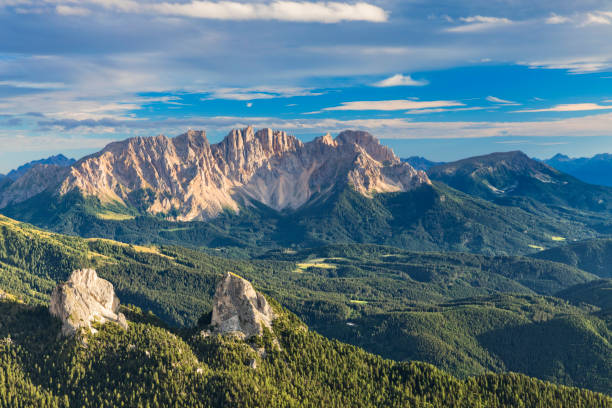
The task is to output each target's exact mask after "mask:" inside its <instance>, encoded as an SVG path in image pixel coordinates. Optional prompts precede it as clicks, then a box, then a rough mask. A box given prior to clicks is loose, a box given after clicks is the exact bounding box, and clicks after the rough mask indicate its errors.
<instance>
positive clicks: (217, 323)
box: [211, 272, 274, 339]
mask: <svg viewBox="0 0 612 408" xmlns="http://www.w3.org/2000/svg"><path fill="white" fill-rule="evenodd" d="M272 320H274V312H273V311H272V308H271V307H270V305H269V304H268V302H267V301H266V298H265V297H264V296H263V295H262V294H261V293H258V292H256V291H255V289H253V286H252V285H251V284H250V283H249V281H247V280H245V279H243V278H241V277H240V276H238V275H235V274H233V273H230V272H228V273H227V274H226V275H225V276H224V277H223V279H222V280H221V282H219V284H218V285H217V290H216V292H215V296H214V298H213V312H212V320H211V326H212V327H213V330H214V332H215V333H218V334H233V335H236V336H238V337H241V338H244V339H248V338H249V337H252V336H260V335H262V334H263V327H268V328H271V327H272Z"/></svg>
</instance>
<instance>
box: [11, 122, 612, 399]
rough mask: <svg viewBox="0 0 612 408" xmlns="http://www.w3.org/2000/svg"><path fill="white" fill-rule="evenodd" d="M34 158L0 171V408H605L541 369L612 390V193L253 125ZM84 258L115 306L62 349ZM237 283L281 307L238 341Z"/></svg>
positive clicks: (527, 168)
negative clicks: (162, 407) (227, 309)
mask: <svg viewBox="0 0 612 408" xmlns="http://www.w3.org/2000/svg"><path fill="white" fill-rule="evenodd" d="M411 162H412V163H414V165H415V166H413V165H412V164H410V163H411ZM423 166H425V167H427V169H426V170H422V168H423ZM25 167H27V168H26V169H25V172H22V174H21V175H19V176H18V177H12V178H9V177H5V178H4V179H2V180H0V207H1V208H0V212H2V213H3V214H5V215H7V216H9V217H11V218H13V219H11V218H6V217H4V216H0V317H1V318H2V319H1V320H0V339H2V340H0V406H3V405H7V406H15V405H18V404H22V405H24V406H28V404H29V405H45V406H75V405H76V406H110V405H113V404H114V403H116V402H117V401H121V402H122V403H123V404H124V405H127V406H138V405H139V404H140V405H143V406H146V404H145V402H149V403H150V405H155V404H159V402H160V401H169V400H173V401H175V402H179V401H180V403H181V404H183V405H185V406H192V405H193V406H198V404H199V405H200V406H236V405H249V406H277V405H282V403H281V401H287V400H290V401H292V403H294V404H295V405H298V406H309V405H313V406H320V404H321V401H330V403H329V405H337V406H387V405H397V406H406V405H415V406H419V404H420V403H421V402H425V401H426V402H427V403H428V404H433V406H475V405H477V403H476V402H475V401H480V403H481V404H485V405H490V406H516V405H518V404H520V403H523V405H525V406H538V404H540V406H541V405H542V404H544V405H548V406H553V405H554V404H555V403H563V404H564V405H566V406H575V405H576V404H577V405H578V406H581V404H582V406H607V405H609V398H608V397H607V396H604V395H602V394H595V393H593V392H591V391H586V390H578V389H574V388H564V387H558V386H556V385H552V384H546V383H543V382H540V381H539V380H536V379H535V378H537V379H540V380H545V381H550V382H553V383H556V384H563V385H566V386H572V387H582V388H587V389H590V390H593V391H597V392H603V393H607V394H610V393H611V392H612V389H611V387H610V383H609V378H610V376H611V375H612V372H611V367H610V364H609V361H610V356H611V355H612V350H611V348H610V343H611V340H612V335H611V333H610V327H611V326H610V319H611V317H612V311H611V309H610V307H611V305H612V299H611V298H610V287H611V282H612V281H611V279H610V278H611V277H612V274H610V270H609V261H610V260H611V259H612V245H611V244H610V242H611V241H610V239H609V234H611V233H612V188H609V187H605V186H596V185H591V184H588V183H585V182H583V181H581V180H579V179H577V178H574V177H573V176H570V175H568V174H565V173H563V172H561V171H559V170H556V169H554V168H552V167H551V166H549V165H547V164H546V163H542V162H539V161H537V160H533V159H530V158H529V157H527V156H526V155H524V154H523V153H521V152H506V153H493V154H490V155H486V156H479V157H472V158H468V159H464V160H460V161H457V162H452V163H431V162H429V163H428V162H425V161H424V160H421V158H419V159H414V160H411V161H405V160H400V159H399V158H398V157H397V156H396V155H395V154H394V153H393V152H392V151H391V150H390V149H389V148H387V147H385V146H383V145H381V144H380V143H379V142H378V140H377V139H376V138H375V137H374V136H372V135H370V134H368V133H366V132H360V131H344V132H341V133H340V134H339V135H337V136H336V137H335V138H332V137H331V135H324V136H321V137H319V138H316V139H314V140H313V141H311V142H307V143H304V142H302V141H300V140H299V139H297V138H295V137H293V136H290V135H288V134H287V133H285V132H282V131H274V130H270V129H262V130H258V131H256V130H254V129H253V128H250V127H248V128H245V129H235V130H232V131H231V132H230V133H229V134H228V135H227V136H226V137H225V138H224V139H223V140H222V141H221V142H219V143H216V144H210V143H209V142H208V140H207V137H206V135H205V133H204V132H202V131H193V130H191V131H188V132H186V133H184V134H182V135H179V136H177V137H174V138H168V137H166V136H162V135H159V136H154V137H139V138H131V139H127V140H123V141H119V142H115V143H111V144H110V145H108V146H106V147H105V148H103V149H102V150H101V151H99V152H97V153H94V154H91V155H89V156H86V157H84V158H82V159H80V160H78V161H76V162H71V160H68V161H62V160H61V159H60V160H56V161H55V162H53V161H52V160H49V161H47V162H44V161H43V162H38V163H34V164H31V165H30V164H28V165H27V166H25ZM415 167H416V168H415ZM13 174H16V173H13ZM26 222H27V223H30V224H26ZM31 224H34V225H31ZM40 227H42V228H40ZM93 269H95V270H96V271H97V272H91V270H93ZM73 271H77V272H78V271H81V273H82V274H85V275H86V276H90V275H91V276H94V274H96V273H97V274H99V277H100V279H103V280H104V281H105V282H106V283H105V284H104V285H105V287H108V285H112V286H111V287H114V290H115V291H116V295H117V296H118V297H119V298H120V299H121V303H122V305H123V306H122V307H121V309H119V304H118V303H117V304H115V301H114V300H113V301H112V302H107V301H104V302H103V303H104V304H105V305H106V306H105V307H104V308H103V310H104V311H103V313H105V315H104V316H106V317H105V318H108V319H107V320H109V321H110V322H111V323H107V324H104V325H102V324H101V322H97V323H96V322H91V325H90V324H89V322H87V324H86V326H87V327H91V329H92V332H93V331H95V332H97V333H96V334H95V335H91V336H88V337H87V338H78V337H77V338H75V339H63V338H61V337H62V336H61V333H62V332H66V330H63V331H62V329H61V328H60V326H61V324H60V323H61V322H60V321H58V320H57V319H55V318H54V317H53V316H51V315H50V314H49V311H48V306H49V304H50V303H51V304H52V305H53V307H52V310H54V311H55V315H59V316H60V318H62V319H63V318H65V317H66V316H68V318H70V316H71V313H70V312H65V313H64V312H61V313H58V310H64V309H62V308H61V307H59V306H58V304H59V303H58V302H59V300H58V299H60V298H61V297H58V296H57V294H55V295H53V294H54V293H55V292H54V288H58V287H59V288H64V289H65V290H66V291H67V292H66V293H68V292H70V290H72V289H70V290H68V289H67V288H68V287H70V288H73V287H74V288H77V287H78V288H80V289H82V290H84V291H85V292H87V291H88V290H90V289H91V288H89V289H88V288H87V285H86V282H89V281H91V282H94V281H95V282H98V280H97V279H93V278H92V279H89V278H87V279H85V280H80V279H76V278H74V279H73V278H72V277H71V276H76V275H75V272H73ZM228 272H232V273H233V275H232V274H228ZM236 274H237V275H240V276H241V277H243V278H244V279H247V280H249V281H250V282H252V283H253V287H254V288H256V289H257V291H260V293H262V294H263V295H265V298H264V297H261V296H263V295H257V296H256V297H257V298H258V299H259V300H258V301H257V303H258V304H260V306H262V305H263V306H262V307H261V308H260V309H261V310H268V308H267V307H264V306H265V302H266V301H267V302H268V303H269V306H270V308H271V309H269V311H273V314H267V313H266V316H272V315H274V316H280V319H278V320H277V321H276V322H275V323H274V324H267V325H266V329H262V331H260V332H258V334H257V335H256V336H254V337H252V338H246V336H242V337H245V339H244V340H241V339H240V338H226V337H223V336H217V335H216V334H214V333H217V331H215V330H216V329H215V328H214V327H213V328H211V326H210V325H211V322H213V321H217V320H218V318H219V312H218V311H217V314H216V315H215V313H214V307H213V304H214V303H215V301H214V297H213V294H214V288H215V286H218V285H217V282H218V281H219V279H221V277H222V276H225V278H223V279H226V278H227V277H228V276H229V277H230V278H231V279H234V278H236V279H239V278H237V275H236ZM77 275H78V273H77ZM96 276H97V275H96ZM69 277H70V279H69ZM232 277H234V278H232ZM67 279H68V283H66V284H62V283H61V282H64V281H66V280H67ZM77 281H78V282H77ZM70 282H72V283H70ZM75 282H77V283H78V285H77V284H76V283H75ZM58 285H59V286H58ZM62 285H63V286H62ZM66 285H67V286H66ZM244 285H247V284H244ZM248 285H250V284H248ZM92 290H93V292H92V293H90V295H91V296H89V295H88V299H89V298H91V297H92V296H93V297H94V298H95V297H96V296H97V295H95V293H94V292H97V291H96V290H95V288H94V289H92ZM251 290H252V288H251ZM106 292H108V291H106V290H105V293H106ZM70 293H72V292H70ZM109 293H110V292H109ZM253 293H254V292H253ZM94 295H95V296H94ZM106 298H108V299H111V298H112V299H114V298H115V297H114V295H113V296H110V297H109V296H107V297H106ZM75 299H76V300H78V298H74V299H68V300H70V301H71V302H72V301H73V300H75ZM108 299H107V300H108ZM224 299H225V300H224V302H225V303H226V304H233V303H234V302H238V303H240V302H241V301H240V300H236V299H233V298H232V295H231V294H230V295H227V296H225V297H224ZM77 303H78V302H77ZM107 303H108V304H107ZM238 303H236V304H238ZM281 305H282V306H281ZM107 306H108V307H107ZM111 306H112V307H111ZM211 307H212V308H213V311H212V312H211ZM285 308H286V309H285ZM92 310H98V309H96V308H94V309H92ZM101 310H102V309H101ZM108 310H110V311H112V313H108ZM294 314H295V315H294ZM85 315H87V313H86V314H85ZM230 315H231V313H229V314H227V317H229V318H230V320H228V322H229V323H228V327H237V326H236V325H235V324H234V323H233V322H234V320H235V319H234V320H232V319H233V318H232V317H231V316H230ZM255 315H257V314H255ZM214 316H216V317H214ZM111 317H112V318H111ZM126 319H127V320H126ZM64 320H65V319H64ZM113 321H117V322H119V323H120V325H119V326H118V325H115V324H113V323H112V322H113ZM238 321H239V322H240V321H241V320H240V319H238ZM64 323H65V322H64ZM308 327H310V329H308ZM126 328H127V330H126ZM313 331H316V332H318V333H320V334H321V335H323V336H325V337H322V336H320V335H318V334H315V333H314V332H313ZM71 332H72V331H71ZM217 334H218V333H217ZM239 337H240V336H239ZM7 339H8V340H7ZM329 339H334V341H331V340H329ZM343 342H344V343H343ZM345 343H348V344H350V346H349V345H348V344H345ZM279 346H280V348H279ZM360 348H363V349H364V350H365V351H364V350H361V349H360ZM370 353H373V354H370ZM385 358H388V359H391V360H395V361H391V360H385ZM409 361H411V362H409ZM414 361H422V362H425V363H429V364H433V365H435V366H436V367H437V368H434V367H432V366H430V365H428V364H423V363H415V362H414ZM149 363H150V364H149ZM355 367H359V369H358V370H356V369H355ZM441 370H444V371H441ZM510 371H511V372H517V373H521V374H507V373H508V372H510ZM364 372H365V373H368V374H366V376H365V377H364V376H363V375H362V373H364ZM402 373H406V375H404V374H402ZM525 375H529V376H532V377H535V378H529V377H526V376H525ZM454 376H456V377H454ZM7 378H8V379H9V382H8V383H7V382H6V381H5V380H3V379H7ZM117 378H121V379H122V380H121V381H117V380H116V379H117ZM3 381H4V382H3ZM411 381H412V382H411ZM5 384H8V385H7V386H5ZM146 384H148V385H146ZM416 384H420V385H416ZM423 384H425V386H423ZM435 384H443V386H441V388H439V389H438V388H436V387H438V386H437V385H435ZM453 384H454V385H453ZM423 387H425V388H423ZM449 387H450V388H449ZM453 387H454V388H453ZM451 388H452V389H454V390H455V391H453V392H451V393H449V391H448V390H449V389H451ZM502 389H503V392H502V391H500V390H502ZM16 390H27V392H16ZM147 390H150V391H147ZM194 390H198V391H197V392H196V391H194ZM256 390H260V391H256ZM261 390H265V392H263V393H262V392H261ZM442 390H444V391H442ZM199 393H205V394H206V395H207V397H206V399H205V400H202V399H201V397H198V395H199ZM449 395H450V397H449ZM372 398H373V399H372ZM41 401H42V402H41ZM519 401H521V402H519ZM570 401H571V402H570ZM421 405H423V404H421Z"/></svg>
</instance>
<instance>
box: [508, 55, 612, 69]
mask: <svg viewBox="0 0 612 408" xmlns="http://www.w3.org/2000/svg"><path fill="white" fill-rule="evenodd" d="M519 64H521V65H527V66H529V67H530V68H546V69H565V70H567V71H569V72H571V73H573V74H584V73H590V72H599V71H608V70H610V69H612V59H611V58H610V57H609V56H607V55H601V56H590V57H584V58H572V59H554V60H544V61H532V62H519Z"/></svg>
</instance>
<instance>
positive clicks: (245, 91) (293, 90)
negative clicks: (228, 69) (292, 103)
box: [202, 86, 323, 101]
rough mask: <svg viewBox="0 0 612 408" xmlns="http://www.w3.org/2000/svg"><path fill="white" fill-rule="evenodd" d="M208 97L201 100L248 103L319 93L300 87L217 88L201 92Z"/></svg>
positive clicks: (319, 93)
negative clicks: (257, 100)
mask: <svg viewBox="0 0 612 408" xmlns="http://www.w3.org/2000/svg"><path fill="white" fill-rule="evenodd" d="M202 92H204V93H208V94H209V96H206V97H204V98H202V100H212V99H227V100H233V101H250V100H254V99H275V98H291V97H294V96H317V95H323V93H321V92H313V90H312V89H308V88H300V87H272V86H259V87H250V88H219V89H214V90H212V91H202Z"/></svg>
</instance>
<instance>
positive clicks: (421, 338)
mask: <svg viewBox="0 0 612 408" xmlns="http://www.w3.org/2000/svg"><path fill="white" fill-rule="evenodd" d="M0 232H1V234H0V289H3V290H4V291H5V292H8V293H11V294H13V295H15V296H17V297H18V298H19V299H22V300H23V301H25V302H26V303H28V304H45V303H46V302H47V299H48V295H49V293H50V291H51V289H52V288H53V286H54V285H55V284H56V282H58V281H61V280H64V279H66V278H67V276H68V275H69V274H70V272H71V271H72V270H73V269H77V268H81V267H86V266H92V267H95V268H96V269H97V270H98V272H99V274H100V276H101V277H103V278H105V279H108V280H110V281H111V282H112V283H113V284H114V285H115V288H116V290H117V293H118V295H119V297H120V298H121V299H122V301H123V302H124V303H128V304H134V305H136V306H139V307H141V308H143V309H144V310H151V311H152V312H153V313H154V314H156V315H157V316H159V317H160V318H161V319H162V320H163V321H164V322H166V324H168V325H170V326H174V327H177V326H189V325H193V324H195V322H196V321H197V320H198V318H199V317H200V316H201V315H202V314H203V313H206V312H208V311H210V307H211V299H212V291H213V288H214V282H215V281H216V279H217V278H218V277H219V276H220V275H221V274H222V273H225V272H226V271H234V272H237V273H239V274H240V275H242V276H244V277H245V278H247V279H249V280H251V281H252V282H253V283H254V285H255V286H256V287H257V288H258V289H259V290H262V291H263V292H264V293H266V294H268V295H270V296H273V297H274V298H276V299H278V300H279V301H280V302H281V303H282V304H283V305H285V306H286V307H288V308H289V309H290V310H291V311H293V312H294V313H296V314H297V315H298V316H299V317H300V318H302V319H303V320H305V321H306V322H307V323H308V324H309V325H310V326H311V327H313V329H315V330H316V331H318V332H320V333H322V334H324V335H325V336H328V337H332V338H337V339H340V340H343V341H346V342H349V343H352V344H355V345H358V346H361V347H364V348H365V349H366V350H368V351H371V352H375V353H377V354H380V355H383V356H385V357H388V358H392V359H395V360H421V361H426V362H430V363H433V364H436V365H437V366H438V367H442V368H444V369H447V370H450V371H451V372H452V373H454V374H455V375H459V376H462V377H463V376H465V375H475V374H481V373H484V372H487V371H496V372H505V371H507V370H514V371H521V372H526V373H529V374H530V375H533V376H537V377H539V378H542V379H546V380H550V381H555V382H559V383H563V384H568V385H578V386H581V387H588V388H592V389H595V390H600V391H606V392H610V387H609V384H607V382H606V379H607V378H609V377H610V376H611V375H612V374H611V371H610V366H609V364H607V363H606V361H609V356H610V352H611V349H610V337H611V336H610V331H609V325H607V323H606V322H609V317H608V316H606V315H602V314H599V313H598V310H599V309H598V307H599V306H597V305H589V304H584V303H581V304H576V303H574V302H573V303H568V302H567V301H564V300H560V299H558V298H554V297H550V295H553V294H555V293H556V292H558V291H560V290H564V289H567V288H570V287H575V286H576V285H580V284H588V282H591V281H595V280H596V279H597V277H596V276H594V275H591V274H589V273H586V272H583V271H581V270H579V269H575V268H573V267H569V266H566V265H562V264H558V263H554V262H549V261H541V260H535V259H531V258H521V257H503V256H500V257H486V256H481V255H470V254H459V253H454V254H453V253H449V254H440V253H425V254H419V253H412V252H408V251H402V250H398V249H396V248H392V247H382V246H375V245H339V246H329V247H322V248H319V249H315V250H303V251H294V250H290V249H285V250H275V251H272V252H270V253H267V254H264V255H262V256H260V257H259V259H253V260H249V261H246V260H231V259H227V258H224V257H221V256H213V255H209V254H206V253H203V252H199V251H194V250H189V249H185V248H178V247H146V246H137V245H128V244H120V243H117V242H113V241H108V240H100V239H89V240H86V239H81V238H76V237H70V236H65V235H58V234H52V233H48V232H45V231H42V230H39V229H36V228H33V227H31V226H28V225H26V224H21V223H17V222H15V221H12V220H10V219H7V218H2V219H0ZM212 252H216V253H218V254H219V255H221V254H222V252H220V251H212ZM508 336H510V337H509V338H515V337H516V338H521V339H523V340H522V341H524V342H523V343H512V344H510V345H507V346H504V347H503V348H499V347H497V345H498V344H499V341H500V339H502V340H504V339H506V338H508ZM517 336H518V337H517ZM551 339H552V340H551ZM553 340H554V341H553ZM525 342H526V343H525ZM525 347H529V348H531V349H533V350H534V353H535V355H537V356H542V360H541V362H538V363H537V364H530V363H532V362H533V361H534V359H533V355H531V354H527V353H525V349H524V348H525ZM567 350H570V351H571V352H568V351H567ZM543 351H546V353H547V354H543V353H542V352H543ZM570 356H571V357H570ZM587 362H588V365H589V366H590V367H592V368H591V369H589V370H588V371H585V370H583V368H582V367H583V365H584V364H587Z"/></svg>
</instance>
